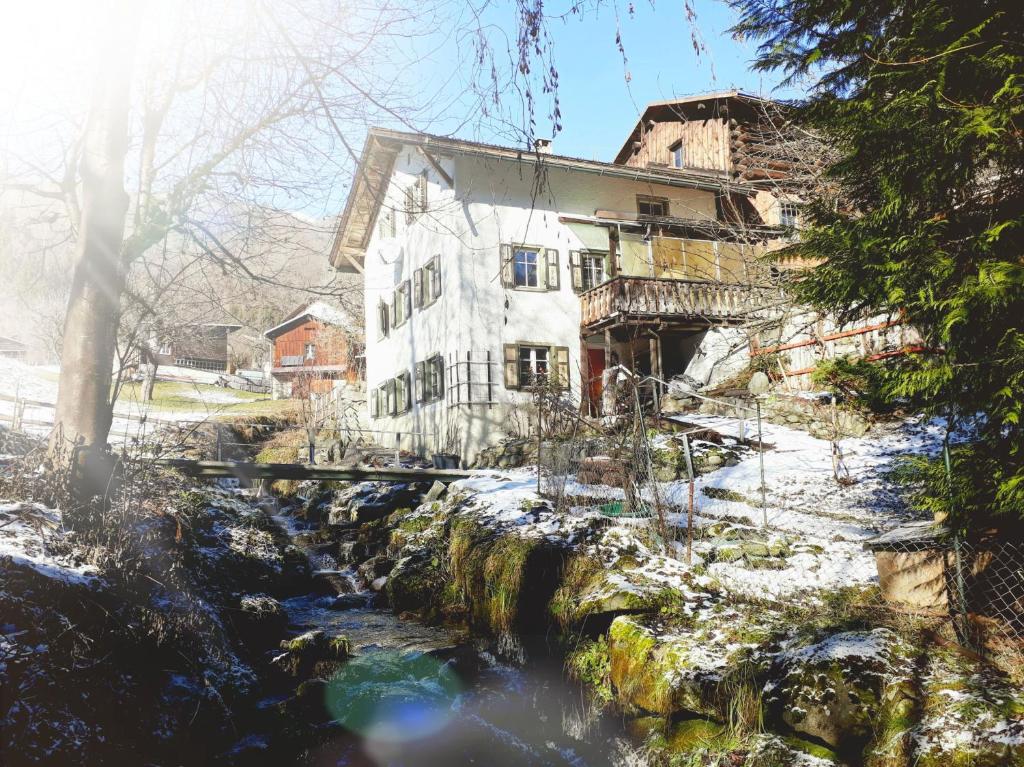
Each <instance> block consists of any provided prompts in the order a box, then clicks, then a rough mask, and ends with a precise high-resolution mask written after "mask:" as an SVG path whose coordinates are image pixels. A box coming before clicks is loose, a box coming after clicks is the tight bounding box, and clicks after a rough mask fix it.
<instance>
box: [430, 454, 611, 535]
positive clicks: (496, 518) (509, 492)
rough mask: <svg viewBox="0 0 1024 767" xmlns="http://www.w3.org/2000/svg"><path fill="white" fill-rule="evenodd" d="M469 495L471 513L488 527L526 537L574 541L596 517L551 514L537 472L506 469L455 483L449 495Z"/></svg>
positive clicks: (529, 469)
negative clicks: (574, 533)
mask: <svg viewBox="0 0 1024 767" xmlns="http://www.w3.org/2000/svg"><path fill="white" fill-rule="evenodd" d="M452 491H455V492H459V491H461V492H465V493H468V494H469V495H470V499H469V502H468V503H469V505H468V507H467V508H468V510H469V511H470V512H471V513H472V514H473V515H474V516H475V517H477V518H478V519H480V521H482V522H484V523H485V524H493V525H494V526H495V527H505V528H511V527H515V528H518V530H517V532H518V533H519V534H520V535H522V536H523V537H532V536H551V535H562V536H564V537H566V538H568V539H569V540H571V539H572V534H573V531H575V530H577V529H579V528H581V527H584V526H586V524H587V523H588V520H590V519H592V518H593V517H594V516H596V512H593V511H590V512H586V513H581V514H576V515H566V514H556V513H552V512H551V510H550V507H549V505H548V503H547V502H546V501H545V500H544V498H542V497H541V496H540V495H539V494H538V493H537V470H536V468H532V469H531V468H530V467H525V468H522V469H503V470H502V476H498V475H495V474H481V475H480V476H479V477H470V478H469V479H460V480H458V481H456V482H453V483H452V485H451V490H450V491H449V492H452Z"/></svg>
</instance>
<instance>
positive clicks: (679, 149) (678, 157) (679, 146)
mask: <svg viewBox="0 0 1024 767" xmlns="http://www.w3.org/2000/svg"><path fill="white" fill-rule="evenodd" d="M668 151H669V153H670V154H671V155H672V167H673V168H683V167H686V151H685V148H684V146H683V141H682V139H680V140H679V141H677V142H676V143H674V144H673V145H672V146H670V147H669V148H668Z"/></svg>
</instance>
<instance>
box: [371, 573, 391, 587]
mask: <svg viewBox="0 0 1024 767" xmlns="http://www.w3.org/2000/svg"><path fill="white" fill-rule="evenodd" d="M387 582H388V577H387V576H386V575H382V576H381V577H380V578H375V579H374V580H373V581H371V582H370V588H371V589H373V590H374V591H381V590H383V588H384V587H385V586H386V585H387Z"/></svg>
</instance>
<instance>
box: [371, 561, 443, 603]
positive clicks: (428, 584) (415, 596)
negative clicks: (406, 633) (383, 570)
mask: <svg viewBox="0 0 1024 767" xmlns="http://www.w3.org/2000/svg"><path fill="white" fill-rule="evenodd" d="M444 586H445V578H444V574H443V573H442V572H441V568H440V563H439V562H438V560H437V559H435V558H433V557H431V556H430V555H429V554H427V553H426V552H419V553H417V554H415V555H413V556H407V557H403V558H402V559H400V560H398V562H397V563H396V564H395V567H394V569H393V570H392V571H391V573H390V574H389V575H388V580H387V583H386V584H385V586H384V588H385V591H386V592H387V597H388V601H389V602H390V603H391V607H392V609H394V610H395V612H399V613H401V612H404V611H407V610H409V611H415V612H422V611H428V612H432V611H435V610H437V609H439V608H440V607H441V591H442V589H443V588H444Z"/></svg>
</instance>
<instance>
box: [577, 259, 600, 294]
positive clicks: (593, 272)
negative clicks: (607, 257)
mask: <svg viewBox="0 0 1024 767" xmlns="http://www.w3.org/2000/svg"><path fill="white" fill-rule="evenodd" d="M580 277H581V282H582V284H583V289H584V290H590V289H591V288H596V287H597V286H598V285H600V284H601V283H602V282H604V256H603V255H602V256H599V255H594V254H592V253H586V254H584V255H582V256H581V257H580Z"/></svg>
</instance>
